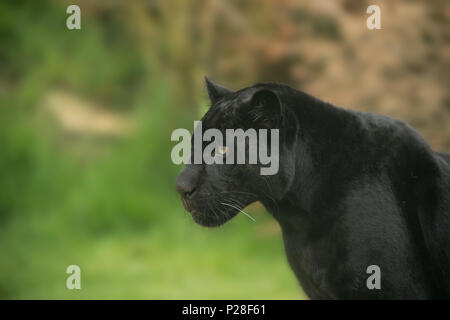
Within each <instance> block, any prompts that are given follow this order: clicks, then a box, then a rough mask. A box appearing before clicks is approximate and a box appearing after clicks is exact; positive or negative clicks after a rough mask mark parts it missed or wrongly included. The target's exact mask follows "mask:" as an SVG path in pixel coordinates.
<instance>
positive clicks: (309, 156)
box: [176, 79, 450, 299]
mask: <svg viewBox="0 0 450 320" xmlns="http://www.w3.org/2000/svg"><path fill="white" fill-rule="evenodd" d="M206 86H207V91H208V95H209V98H210V100H211V107H210V109H209V110H208V112H207V113H206V114H205V115H204V117H203V118H202V122H203V127H204V128H218V129H220V130H224V129H225V128H243V129H246V128H277V129H279V139H280V143H279V144H280V147H279V157H280V158H279V159H280V160H279V170H278V173H277V174H275V175H270V176H269V175H268V176H264V175H261V174H260V171H259V170H258V166H259V165H258V164H252V165H248V164H223V165H221V164H211V165H206V164H188V165H186V166H185V168H184V170H183V171H182V172H181V173H180V175H179V177H178V179H177V182H176V189H177V191H178V192H179V193H180V194H181V197H182V201H183V205H184V207H185V208H186V210H187V211H189V212H190V213H191V215H192V217H193V219H194V220H195V221H196V222H197V223H199V224H200V225H203V226H208V227H213V226H219V225H221V224H223V223H225V222H226V221H228V220H229V219H231V218H232V217H233V216H235V215H236V214H237V213H239V212H240V210H241V209H243V208H244V207H246V206H247V205H249V204H251V203H252V202H255V201H260V202H261V203H262V204H263V205H264V206H265V208H266V209H267V210H268V211H269V212H270V213H271V215H272V216H273V217H274V218H275V219H276V220H277V221H278V223H279V225H280V227H281V230H282V234H283V240H284V245H285V250H286V255H287V258H288V262H289V264H290V266H291V268H292V270H293V271H294V273H295V275H296V276H297V278H298V280H299V282H300V284H301V286H302V288H303V289H304V291H305V293H306V294H307V295H308V296H309V297H310V298H311V299H448V298H450V155H448V154H444V153H439V152H435V151H433V150H432V149H431V148H430V146H429V145H428V144H427V143H426V142H425V141H424V139H423V138H422V137H421V136H420V135H419V134H418V133H417V132H416V131H415V130H414V129H412V128H411V127H410V126H408V125H407V124H405V123H404V122H402V121H399V120H395V119H392V118H389V117H386V116H382V115H375V114H371V113H363V112H357V111H352V110H347V109H343V108H340V107H336V106H334V105H332V104H330V103H326V102H323V101H321V100H319V99H317V98H314V97H312V96H310V95H308V94H306V93H304V92H301V91H298V90H295V89H293V88H291V87H289V86H286V85H282V84H275V83H264V84H257V85H254V86H252V87H248V88H245V89H242V90H239V91H235V92H233V91H231V90H229V89H226V88H225V87H222V86H220V85H218V84H215V83H213V82H212V81H209V80H208V79H206ZM225 204H229V205H225ZM370 265H377V266H379V268H380V271H381V288H380V289H372V290H370V289H368V287H367V284H366V281H367V278H368V277H369V276H370V274H368V273H367V267H368V266H370Z"/></svg>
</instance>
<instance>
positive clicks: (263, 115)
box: [247, 89, 281, 129]
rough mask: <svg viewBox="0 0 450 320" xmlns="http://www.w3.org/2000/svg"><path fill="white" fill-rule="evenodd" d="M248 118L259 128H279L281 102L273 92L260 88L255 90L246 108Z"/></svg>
mask: <svg viewBox="0 0 450 320" xmlns="http://www.w3.org/2000/svg"><path fill="white" fill-rule="evenodd" d="M247 111H248V114H249V115H250V119H251V120H252V121H253V122H254V123H255V124H256V125H258V127H260V128H267V129H272V128H279V127H280V125H281V102H280V100H279V99H278V96H277V95H276V93H275V92H273V91H271V90H269V89H261V90H259V91H257V92H255V93H254V94H253V96H252V98H251V99H250V103H249V106H248V108H247Z"/></svg>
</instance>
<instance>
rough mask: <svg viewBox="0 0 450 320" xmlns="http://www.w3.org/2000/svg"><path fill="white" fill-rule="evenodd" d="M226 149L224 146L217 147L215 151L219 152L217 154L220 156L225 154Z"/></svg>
mask: <svg viewBox="0 0 450 320" xmlns="http://www.w3.org/2000/svg"><path fill="white" fill-rule="evenodd" d="M227 149H228V148H227V147H226V146H219V148H217V151H218V152H219V154H221V155H222V156H224V155H226V154H227Z"/></svg>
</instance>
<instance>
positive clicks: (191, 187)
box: [175, 169, 197, 198]
mask: <svg viewBox="0 0 450 320" xmlns="http://www.w3.org/2000/svg"><path fill="white" fill-rule="evenodd" d="M175 189H176V190H177V191H178V193H179V194H180V195H181V196H182V197H188V198H191V197H192V196H193V195H194V194H195V192H196V189H197V174H196V172H195V171H193V170H190V169H184V170H183V171H182V172H181V173H180V175H179V176H178V178H177V181H176V182H175Z"/></svg>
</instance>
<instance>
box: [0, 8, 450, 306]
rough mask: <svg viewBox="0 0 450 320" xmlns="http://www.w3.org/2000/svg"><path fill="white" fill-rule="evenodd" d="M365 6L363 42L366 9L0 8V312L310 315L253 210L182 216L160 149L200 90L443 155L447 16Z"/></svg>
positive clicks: (272, 231) (449, 101)
mask: <svg viewBox="0 0 450 320" xmlns="http://www.w3.org/2000/svg"><path fill="white" fill-rule="evenodd" d="M376 2H377V4H379V5H380V6H381V10H382V16H381V17H382V30H376V31H370V30H368V29H367V28H366V24H365V21H366V19H367V16H368V15H367V14H366V13H365V11H366V8H367V6H368V5H369V4H372V3H371V2H368V1H364V0H339V1H337V0H320V1H319V0H315V1H288V0H262V1H256V0H251V1H245V2H244V1H237V0H229V1H224V0H210V1H199V0H192V1H183V0H174V1H163V0H153V1H144V0H141V1H139V0H135V1H93V0H92V1H88V0H85V1H50V0H48V1H14V0H9V1H8V0H7V1H5V0H3V1H1V2H0V147H1V149H0V298H3V299H15V298H19V299H22V298H31V299H46V298H49V299H56V298H64V299H65V298H67V299H91V298H92V299H93V298H98V299H109V298H114V299H116V298H125V299H166V298H172V299H182V298H189V299H200V298H211V299H228V298H230V299H231V298H236V299H302V298H305V295H304V294H303V292H302V291H301V288H300V287H299V286H298V284H297V281H296V280H295V278H294V276H293V274H292V272H291V271H290V269H289V267H288V265H287V262H286V258H285V256H284V252H283V246H282V240H281V236H280V231H279V228H278V226H277V225H276V223H275V222H274V221H273V220H272V219H271V217H270V216H269V215H268V214H267V213H265V211H264V209H263V208H262V207H261V206H260V205H259V204H255V205H252V206H251V207H250V208H248V212H250V213H251V214H252V215H253V216H254V217H255V218H256V219H257V222H256V223H253V222H252V221H251V220H249V219H247V218H246V217H245V216H243V215H239V216H237V217H236V218H235V219H233V220H232V221H231V222H229V223H228V224H226V225H225V226H223V227H221V228H218V229H206V228H202V227H200V226H197V225H195V224H194V222H193V221H192V220H191V218H190V217H189V215H188V214H187V213H186V212H184V210H183V208H182V205H181V202H180V201H179V199H178V196H177V195H176V193H175V191H174V188H173V184H174V180H175V177H176V175H177V173H178V172H179V171H180V170H181V167H178V166H175V165H173V164H172V162H171V160H170V151H171V148H172V146H173V145H174V143H172V142H171V141H170V134H171V132H172V130H173V129H175V128H180V127H184V128H188V129H190V130H192V125H193V121H194V120H197V119H200V117H201V115H202V114H203V113H204V111H205V110H206V108H207V105H208V101H207V99H206V94H205V91H204V89H203V76H204V75H209V76H210V77H211V78H212V79H213V80H215V81H217V82H220V83H223V84H224V85H226V86H228V87H230V88H232V89H239V88H241V87H243V86H249V85H252V84H254V83H255V82H262V81H280V82H284V83H287V84H290V85H292V86H294V87H296V88H299V89H302V90H304V91H306V92H309V93H311V94H313V95H315V96H317V97H319V98H322V99H324V100H327V101H330V102H332V103H334V104H337V105H341V106H343V107H348V108H352V109H359V110H363V111H373V112H378V113H384V114H388V115H391V116H394V117H397V118H400V119H402V120H405V121H407V122H409V123H410V124H411V125H413V126H414V127H415V128H416V129H418V130H419V131H420V132H421V133H422V134H423V135H424V136H425V138H426V139H427V140H428V141H429V142H430V144H431V145H432V146H433V147H434V148H435V149H437V150H440V151H446V152H449V151H450V128H449V126H448V121H449V118H450V94H449V90H448V89H449V87H450V72H449V70H450V28H449V22H450V5H449V2H448V1H444V0H442V1H441V0H435V1H433V2H428V1H406V0H405V1H400V0H399V1H376ZM69 4H78V5H79V6H80V8H81V26H82V29H81V30H72V31H71V30H68V29H67V28H66V19H67V17H68V16H69V15H68V14H66V7H67V6H68V5H69ZM71 264H76V265H79V266H80V267H81V275H82V278H81V286H82V289H81V290H68V289H67V288H66V278H67V277H68V275H67V274H66V273H65V271H66V268H67V266H69V265H71Z"/></svg>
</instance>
